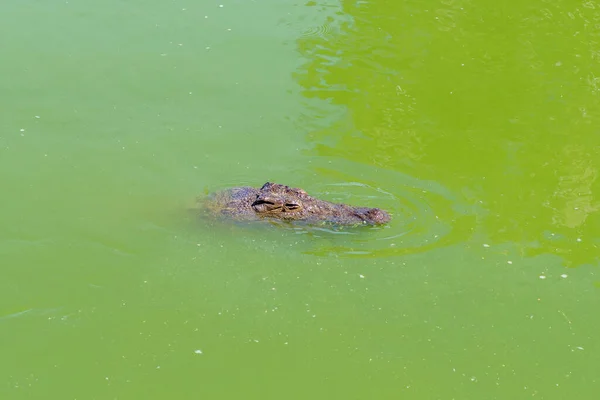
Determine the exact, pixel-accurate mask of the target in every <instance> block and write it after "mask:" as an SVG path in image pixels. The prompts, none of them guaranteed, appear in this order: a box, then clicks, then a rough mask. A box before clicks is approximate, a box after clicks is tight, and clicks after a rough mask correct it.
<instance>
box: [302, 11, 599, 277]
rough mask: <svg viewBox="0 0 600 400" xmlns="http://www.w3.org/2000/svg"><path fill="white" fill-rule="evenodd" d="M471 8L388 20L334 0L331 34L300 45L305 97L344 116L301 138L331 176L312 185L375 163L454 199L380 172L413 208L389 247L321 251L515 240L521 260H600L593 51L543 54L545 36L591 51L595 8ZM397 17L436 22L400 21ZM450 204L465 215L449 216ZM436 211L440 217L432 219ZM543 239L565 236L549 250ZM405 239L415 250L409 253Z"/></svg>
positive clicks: (353, 176) (398, 199) (336, 249)
mask: <svg viewBox="0 0 600 400" xmlns="http://www.w3.org/2000/svg"><path fill="white" fill-rule="evenodd" d="M467 4H468V3H464V2H457V1H443V2H441V3H440V4H439V7H432V8H431V9H430V8H428V7H426V6H424V5H421V4H420V3H414V4H413V3H410V2H409V3H406V4H404V5H402V6H398V7H395V8H394V10H395V12H390V8H389V7H388V4H387V2H382V1H371V2H368V3H364V2H363V3H360V4H357V3H355V2H351V1H342V8H343V11H344V13H345V15H344V17H343V21H344V23H338V27H339V29H336V30H335V31H328V32H327V35H326V37H323V36H319V35H311V36H303V37H301V38H300V39H298V41H297V48H298V51H299V52H300V53H301V54H302V55H303V57H304V58H305V59H306V62H305V63H304V64H303V65H302V66H301V68H299V70H298V71H297V73H296V74H295V76H294V77H295V79H296V80H297V82H298V83H299V84H300V85H301V86H302V88H303V91H302V93H303V95H304V96H305V97H306V99H307V100H306V101H307V103H309V104H311V106H312V107H315V108H317V107H316V106H315V104H324V105H325V104H326V105H327V107H331V106H332V105H333V106H337V107H338V108H339V110H338V113H339V114H340V115H341V116H340V119H339V121H340V122H338V123H333V124H331V125H329V126H328V127H325V128H321V129H318V130H313V131H311V132H310V133H309V134H308V135H307V139H308V141H309V142H310V144H311V145H312V148H311V150H310V151H308V152H307V155H309V156H311V157H316V158H319V159H321V160H324V161H323V163H324V164H325V163H327V162H328V163H330V165H329V168H330V170H329V171H326V170H324V169H319V168H317V167H315V168H314V170H315V172H316V173H317V174H318V175H319V179H330V178H332V177H333V176H334V175H335V173H333V172H332V171H339V170H341V169H343V168H345V167H344V166H342V164H341V163H339V160H346V161H349V162H352V163H355V164H356V165H361V167H356V168H354V169H351V173H350V174H349V175H350V176H346V177H344V178H343V179H339V180H338V182H344V181H353V180H354V181H358V182H366V178H365V177H364V175H363V173H362V169H361V168H363V167H364V166H376V167H379V168H380V169H382V170H385V171H390V172H391V175H393V173H394V172H400V171H401V172H402V173H403V174H406V175H408V176H412V177H414V178H415V179H416V180H417V181H419V182H437V183H438V184H440V185H443V186H444V187H445V188H446V190H447V191H448V192H450V193H453V195H452V196H453V200H450V201H449V200H448V199H449V197H446V198H444V197H436V196H432V195H431V194H430V193H429V194H423V195H420V196H417V194H416V193H414V192H411V191H410V190H408V189H407V188H406V187H402V188H395V187H394V185H395V183H396V180H395V179H396V178H395V177H393V176H388V177H387V178H386V177H383V176H380V175H377V174H376V175H374V176H373V178H372V179H371V181H370V183H369V185H371V186H373V187H382V188H385V189H386V190H388V189H389V188H392V190H388V192H390V193H393V195H394V196H393V198H392V199H387V198H386V197H385V196H384V197H382V198H381V200H382V201H384V202H386V201H388V200H389V201H390V203H389V204H390V205H391V206H392V207H394V204H397V207H398V209H402V210H404V211H406V210H411V206H412V210H413V211H414V210H418V211H419V212H416V213H413V214H411V215H413V216H414V219H411V218H410V217H409V218H408V219H407V222H406V223H402V222H401V223H399V222H398V220H397V219H395V221H394V224H400V225H394V224H392V225H391V228H390V229H391V230H395V229H398V230H397V231H396V230H395V231H394V233H392V234H391V235H389V237H390V238H391V237H394V238H395V239H389V241H394V240H395V241H397V242H398V243H396V248H393V247H391V246H390V248H386V249H385V250H383V249H381V248H380V249H377V250H373V251H372V252H369V254H364V253H363V252H360V254H358V253H357V252H356V251H355V250H354V249H353V248H352V246H349V245H347V244H346V245H336V246H324V247H323V248H322V249H319V250H317V251H316V252H315V254H319V255H325V254H329V253H332V252H333V253H335V254H338V255H339V254H347V255H348V256H353V257H358V256H363V257H364V256H371V255H372V256H375V255H377V256H381V255H398V254H404V253H405V252H409V251H417V249H418V251H423V250H426V249H428V248H433V247H436V246H442V245H444V244H448V243H456V242H458V241H467V240H469V239H470V238H471V237H472V236H473V235H475V234H477V235H478V237H485V238H486V241H488V242H489V243H495V244H499V243H506V242H509V243H516V244H517V245H518V246H520V247H521V249H522V252H523V254H527V255H535V254H538V253H552V254H560V255H561V256H562V257H563V259H564V261H565V264H566V265H568V266H577V265H581V264H585V263H596V262H598V254H600V253H599V251H598V246H599V245H598V228H597V227H598V226H600V220H599V216H598V215H599V213H598V210H599V208H600V203H599V201H598V200H597V198H596V197H595V193H597V192H598V189H599V188H600V185H599V183H598V179H597V176H598V172H597V171H598V159H599V156H600V146H598V140H597V132H596V130H595V129H594V125H595V124H594V122H596V121H597V119H598V118H597V117H596V116H594V115H593V114H591V113H590V112H588V111H587V110H591V109H596V108H598V106H600V104H599V103H600V102H599V100H598V97H597V95H596V93H597V90H595V87H596V85H595V82H596V80H595V79H593V80H591V81H590V80H589V79H587V78H588V77H589V76H592V75H593V71H592V70H591V69H590V68H591V67H590V66H591V65H593V62H592V61H593V60H592V59H593V58H594V57H595V53H594V52H592V53H591V54H590V53H589V52H585V53H583V52H582V51H575V52H573V53H572V54H565V53H561V54H557V53H556V52H552V51H547V52H543V51H540V49H544V48H549V47H548V46H546V44H547V43H548V40H550V39H552V41H554V40H557V41H560V42H561V46H562V47H563V48H567V47H568V48H575V49H584V48H594V47H595V45H594V43H592V42H591V41H590V39H589V37H588V38H585V37H583V36H582V35H574V34H573V32H588V33H590V35H592V34H593V35H597V34H596V33H593V32H591V31H589V28H588V25H589V24H588V23H587V22H586V21H589V20H592V19H597V18H598V17H599V16H600V12H599V11H598V10H597V9H595V8H589V7H588V8H585V9H578V10H577V15H575V14H573V16H572V17H571V19H570V20H565V19H564V18H562V17H561V16H560V15H561V14H560V13H553V12H548V11H549V10H548V9H543V10H542V11H541V12H540V13H538V14H539V15H538V14H536V12H532V11H531V8H530V7H525V8H520V7H515V8H514V10H512V12H511V17H510V18H508V17H506V16H505V15H500V14H499V13H498V10H497V9H495V8H493V7H492V8H488V9H481V10H477V12H473V10H472V9H470V11H468V12H466V11H465V10H464V8H465V6H466V5H467ZM548 4H549V3H548ZM398 12H403V13H405V15H416V14H422V15H425V14H431V16H432V18H431V19H430V21H431V22H427V21H429V19H423V18H420V19H418V20H417V19H416V21H417V22H414V23H412V22H411V21H412V20H411V19H408V18H403V19H402V23H401V24H399V23H398V17H397V15H398ZM328 21H329V22H328V23H330V22H331V21H330V20H328ZM540 23H541V24H544V26H546V25H547V28H548V32H547V33H544V29H540V26H539V24H540ZM550 27H551V29H550ZM548 35H550V36H548ZM549 37H550V39H549ZM563 42H568V43H563ZM594 76H595V75H594ZM581 82H588V83H589V85H588V87H586V86H585V85H581V84H580V83H581ZM590 87H591V88H592V90H590ZM566 88H568V89H569V90H568V91H567V90H566ZM340 110H343V111H340ZM582 110H583V111H582ZM416 187H419V186H418V185H417V186H416ZM407 202H408V203H407ZM453 202H454V203H453ZM457 204H462V205H464V206H466V207H467V208H468V207H471V210H470V211H469V212H466V213H456V210H454V209H453V205H457ZM440 210H441V211H444V210H446V211H448V212H447V213H446V216H445V218H444V219H442V222H438V223H433V220H431V219H430V216H431V215H438V214H439V212H440ZM450 210H452V211H450ZM453 213H455V214H453ZM547 232H551V233H552V234H554V235H555V236H554V237H562V238H563V239H561V240H552V241H550V242H549V241H548V240H547ZM386 233H388V231H382V232H377V238H376V239H377V240H376V241H375V242H376V243H383V242H385V240H383V239H384V237H383V236H384V235H386ZM400 233H403V235H402V236H398V234H400ZM436 235H438V237H436ZM407 238H415V239H416V238H419V239H418V240H417V242H420V243H419V244H418V245H417V244H416V243H413V244H411V245H406V241H405V240H406V239H407ZM425 238H427V240H428V241H426V240H425ZM380 239H381V240H380ZM368 243H369V244H371V243H374V242H372V241H369V242H368ZM399 243H400V244H401V245H400V246H398V244H399ZM371 246H372V245H371ZM408 249H412V250H408Z"/></svg>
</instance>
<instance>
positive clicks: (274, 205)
mask: <svg viewBox="0 0 600 400" xmlns="http://www.w3.org/2000/svg"><path fill="white" fill-rule="evenodd" d="M203 203H204V204H203V209H204V210H205V211H206V212H207V213H208V214H211V215H216V216H220V217H226V218H230V219H233V220H238V221H253V220H259V219H271V220H281V221H302V222H306V223H331V224H335V225H382V224H386V223H388V222H389V221H390V215H389V214H388V213H387V212H386V211H384V210H381V209H379V208H368V207H354V206H350V205H347V204H341V203H331V202H329V201H324V200H319V199H317V198H314V197H312V196H310V195H309V194H308V193H306V192H305V191H304V190H302V189H296V188H291V187H289V186H285V185H280V184H278V183H271V182H267V183H265V184H264V185H263V186H262V187H261V188H260V189H256V188H252V187H248V186H244V187H236V188H231V189H226V190H223V191H220V192H216V193H213V194H212V195H210V196H209V197H208V198H207V199H205V200H204V202H203Z"/></svg>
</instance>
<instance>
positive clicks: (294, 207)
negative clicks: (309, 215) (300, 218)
mask: <svg viewBox="0 0 600 400" xmlns="http://www.w3.org/2000/svg"><path fill="white" fill-rule="evenodd" d="M285 206H286V208H289V209H290V210H297V209H298V208H300V204H296V203H285Z"/></svg>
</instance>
